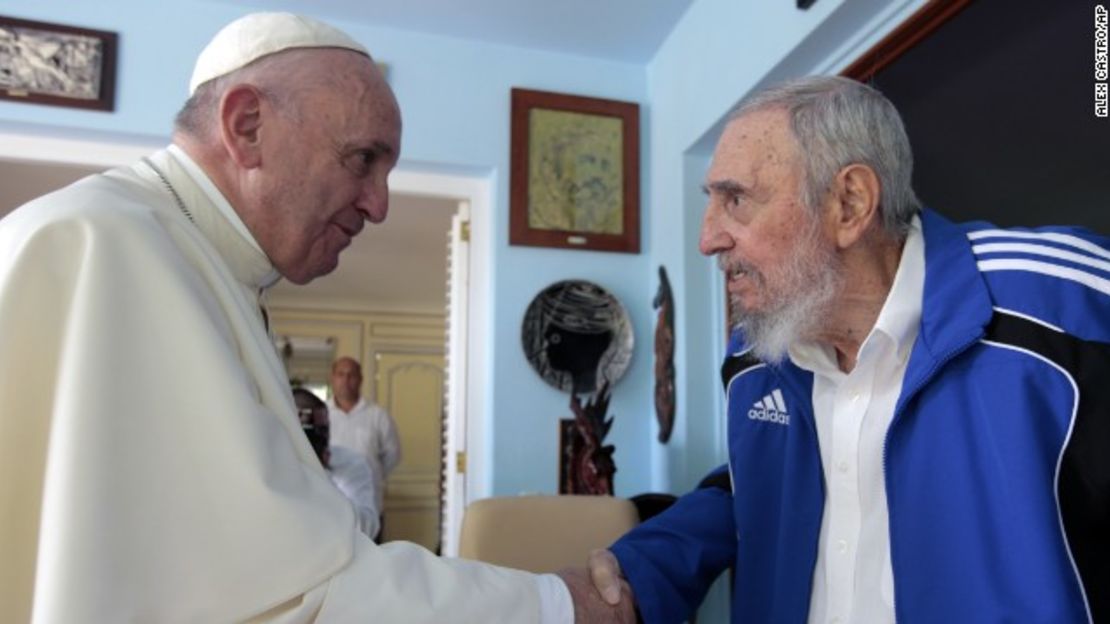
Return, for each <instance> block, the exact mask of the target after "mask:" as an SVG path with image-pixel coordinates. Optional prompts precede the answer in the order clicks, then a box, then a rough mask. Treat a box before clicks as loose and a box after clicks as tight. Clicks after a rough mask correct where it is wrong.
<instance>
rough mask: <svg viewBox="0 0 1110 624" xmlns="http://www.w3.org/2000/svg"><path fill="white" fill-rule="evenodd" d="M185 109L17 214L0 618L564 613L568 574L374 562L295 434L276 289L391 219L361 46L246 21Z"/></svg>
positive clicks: (0, 395) (331, 263)
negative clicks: (122, 153) (110, 165)
mask: <svg viewBox="0 0 1110 624" xmlns="http://www.w3.org/2000/svg"><path fill="white" fill-rule="evenodd" d="M190 93H191V97H190V99H189V101H188V103H187V104H186V106H185V108H184V109H183V110H182V111H181V113H179V115H178V118H177V123H176V125H175V133H174V140H173V145H171V146H169V147H168V148H167V149H165V150H162V151H159V152H157V153H155V154H153V155H151V156H150V157H149V158H145V159H143V160H142V161H141V162H139V163H136V164H135V165H134V166H131V167H128V168H124V169H118V170H114V171H110V172H108V173H105V174H103V175H96V176H92V177H90V178H86V179H84V180H81V181H79V182H77V183H76V184H74V185H72V186H70V187H67V188H65V189H62V190H60V191H57V192H55V193H52V194H50V195H47V196H45V197H42V198H40V199H38V200H35V201H32V202H30V203H29V204H27V205H25V206H23V207H21V208H19V209H18V210H16V211H15V212H14V213H12V214H11V215H10V216H8V217H7V218H5V219H4V220H3V221H0V336H2V337H3V338H2V344H3V346H2V348H0V461H2V462H3V463H2V464H0V466H2V467H3V475H4V476H3V478H2V480H0V518H2V525H0V545H2V546H0V560H2V561H3V565H2V566H0V621H4V622H16V621H21V622H26V621H35V622H60V623H70V622H124V621H142V622H174V621H188V622H230V621H242V620H263V621H272V620H278V621H282V622H301V621H313V620H315V621H325V622H356V621H363V622H370V621H373V622H491V621H492V622H513V623H517V622H534V621H541V619H543V620H544V621H547V619H548V618H550V621H566V620H568V619H569V618H570V617H572V616H571V615H570V614H571V613H572V612H573V610H572V607H571V604H570V595H569V594H568V592H567V586H568V585H569V586H570V587H571V589H575V588H576V583H579V582H581V579H580V578H578V577H576V576H575V575H574V574H564V575H563V576H564V579H565V580H566V581H567V584H568V585H564V583H563V582H562V581H560V580H559V578H558V577H557V576H554V575H541V576H534V575H531V574H526V573H523V572H517V571H512V570H507V569H503V568H496V567H493V566H487V565H483V564H478V563H473V562H465V561H460V560H451V559H441V558H438V557H436V556H435V555H433V554H431V553H429V552H428V551H426V550H423V549H421V548H419V547H417V546H415V545H412V544H408V543H391V544H388V545H386V546H384V547H378V546H375V545H373V544H372V543H371V542H370V541H369V540H368V539H366V538H365V536H363V535H361V534H360V533H359V531H358V529H357V527H356V522H355V515H354V512H353V511H352V509H351V506H350V505H348V504H347V502H346V500H344V497H343V495H342V494H340V493H339V492H338V491H337V490H336V488H335V487H334V486H333V485H332V484H331V483H330V482H329V480H328V476H327V474H326V473H325V471H324V470H323V468H322V467H321V466H320V462H319V461H318V460H317V458H316V456H315V454H314V453H313V450H312V448H311V447H310V446H309V444H308V442H307V440H306V438H305V436H304V435H303V434H302V432H301V428H300V424H299V421H298V418H297V414H296V411H295V408H294V405H293V401H292V398H291V395H290V390H289V387H288V384H287V382H286V375H285V371H284V370H283V367H282V364H281V362H280V361H279V359H278V358H277V356H276V354H275V352H274V349H273V347H272V345H271V343H270V340H269V338H268V335H267V328H266V326H265V313H264V312H263V311H262V310H263V297H264V294H265V292H266V289H267V288H268V287H269V286H271V285H272V284H273V283H274V282H275V281H276V280H278V279H280V277H285V278H286V279H289V280H290V281H292V282H295V283H298V284H303V283H307V282H309V281H311V280H312V279H313V278H315V277H318V276H320V275H323V274H326V273H328V272H330V271H331V270H333V269H334V268H335V266H336V264H337V262H338V256H339V253H340V251H341V250H342V249H343V248H345V247H346V246H347V245H348V244H349V243H350V241H351V238H352V237H354V236H355V235H356V234H358V232H359V231H360V230H361V229H362V227H363V223H364V221H367V220H368V221H370V222H372V223H377V222H380V221H381V220H383V219H384V218H385V216H386V211H387V194H388V191H387V187H386V177H387V174H388V173H389V171H390V169H392V167H393V165H394V164H395V163H396V161H397V158H398V151H399V149H400V134H401V121H400V112H399V109H398V107H397V103H396V100H395V99H394V97H393V94H392V92H391V91H390V89H389V87H388V85H387V84H386V83H385V81H384V79H383V77H382V75H381V73H380V72H379V70H378V69H377V68H376V67H375V65H374V63H373V62H372V61H371V60H370V58H369V55H368V54H367V52H366V50H365V49H364V48H363V47H362V46H361V45H360V44H358V43H357V42H355V41H354V40H352V39H351V38H349V37H348V36H347V35H345V34H344V33H341V32H339V31H337V30H335V29H333V28H331V27H330V26H327V25H324V24H321V23H319V22H315V21H313V20H308V19H305V18H300V17H296V16H292V15H289V14H273V13H270V14H254V15H250V16H247V17H245V18H242V19H240V20H237V21H235V22H233V23H232V24H230V25H229V26H228V27H226V28H225V29H224V30H222V31H221V32H220V33H219V34H218V35H217V36H216V38H215V39H214V40H213V41H212V42H211V43H210V44H209V46H208V47H207V48H205V50H204V52H202V54H201V56H200V57H199V58H198V61H197V65H196V68H195V71H194V74H193V78H192V82H191V85H190ZM599 608H600V607H599ZM578 609H579V613H578V615H579V617H580V618H585V617H586V616H587V615H588V614H587V613H586V612H585V611H583V610H582V609H583V606H582V605H581V604H579V605H578Z"/></svg>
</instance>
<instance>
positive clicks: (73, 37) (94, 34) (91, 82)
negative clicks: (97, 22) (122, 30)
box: [0, 16, 119, 111]
mask: <svg viewBox="0 0 1110 624" xmlns="http://www.w3.org/2000/svg"><path fill="white" fill-rule="evenodd" d="M118 43H119V36H118V35H117V34H116V33H114V32H108V31H104V30H92V29H89V28H77V27H75V26H65V25H62V24H50V23H47V22H34V21H30V20H23V19H16V18H11V17H5V16H0V99H4V100H11V101H15V102H27V103H32V104H48V105H51V106H67V107H72V108H83V109H89V110H101V111H110V110H113V109H114V108H115V94H116V58H117V49H118Z"/></svg>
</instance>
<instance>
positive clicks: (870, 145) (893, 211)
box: [730, 76, 921, 240]
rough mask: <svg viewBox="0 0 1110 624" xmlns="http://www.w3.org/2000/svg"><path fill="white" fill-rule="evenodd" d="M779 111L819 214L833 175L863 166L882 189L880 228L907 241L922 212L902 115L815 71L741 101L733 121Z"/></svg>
mask: <svg viewBox="0 0 1110 624" xmlns="http://www.w3.org/2000/svg"><path fill="white" fill-rule="evenodd" d="M775 108H781V109H784V110H785V111H786V112H787V115H789V117H790V129H791V131H792V132H793V135H794V139H795V141H797V147H798V155H799V158H801V162H802V167H803V170H804V176H803V179H802V188H801V191H802V196H803V199H804V201H805V203H806V205H807V206H808V207H809V209H810V210H812V211H814V212H815V213H816V211H817V207H818V206H820V203H821V201H822V199H824V197H825V194H826V193H827V192H828V189H829V185H830V184H831V183H832V181H833V179H834V178H835V177H836V174H837V173H838V172H839V171H840V170H841V169H843V168H844V167H846V166H848V165H850V164H853V163H858V164H863V165H867V166H868V167H870V168H871V169H872V170H874V171H875V175H876V176H878V178H879V184H880V185H881V187H882V191H881V194H880V198H879V211H880V214H881V215H882V224H883V229H884V230H886V232H887V233H888V234H889V235H891V236H892V237H894V238H896V239H899V240H900V239H903V238H905V235H906V232H907V231H908V229H909V225H910V222H911V220H912V218H913V215H915V214H917V213H918V212H919V211H920V210H921V204H920V202H919V201H918V199H917V195H916V194H914V192H913V185H912V180H911V178H912V175H913V152H912V151H910V140H909V137H907V136H906V129H905V127H904V126H903V125H902V118H901V116H900V115H899V114H898V111H897V110H896V109H895V108H894V105H893V104H891V103H890V100H888V99H886V97H884V96H883V94H881V93H879V92H878V91H876V90H875V89H873V88H871V87H869V86H867V85H865V84H861V83H859V82H856V81H855V80H850V79H848V78H841V77H838V76H810V77H807V78H799V79H795V80H791V81H788V82H785V83H783V84H781V85H778V86H775V87H772V88H770V89H767V90H765V91H760V92H759V93H757V94H755V95H753V96H752V97H751V98H749V99H747V100H744V101H743V102H741V104H740V106H739V107H738V108H737V109H736V110H735V111H734V112H733V113H732V115H731V116H730V120H731V119H736V118H738V117H742V116H744V115H747V114H749V113H753V112H756V111H762V110H768V109H775Z"/></svg>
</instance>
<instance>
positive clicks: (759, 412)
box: [748, 388, 790, 425]
mask: <svg viewBox="0 0 1110 624" xmlns="http://www.w3.org/2000/svg"><path fill="white" fill-rule="evenodd" d="M748 418H751V419H752V420H763V421H766V422H772V423H776V424H779V425H789V424H790V414H789V413H787V411H786V402H785V401H783V400H782V390H779V389H778V388H775V389H774V390H773V391H771V394H768V395H767V396H765V397H763V398H762V399H761V400H759V401H756V402H755V405H752V408H751V409H750V410H748Z"/></svg>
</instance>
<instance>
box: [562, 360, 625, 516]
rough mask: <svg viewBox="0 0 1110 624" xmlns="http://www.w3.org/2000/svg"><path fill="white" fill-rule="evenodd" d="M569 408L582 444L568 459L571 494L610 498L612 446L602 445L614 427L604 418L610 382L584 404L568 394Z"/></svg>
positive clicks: (609, 420)
mask: <svg viewBox="0 0 1110 624" xmlns="http://www.w3.org/2000/svg"><path fill="white" fill-rule="evenodd" d="M570 409H571V411H573V412H574V428H575V430H576V431H577V433H578V436H579V438H580V439H581V441H582V444H581V446H579V447H578V448H577V449H576V453H575V456H574V457H573V458H572V460H571V470H572V473H571V476H572V481H573V488H572V491H571V493H572V494H608V495H612V494H613V473H615V472H616V471H617V466H616V464H615V463H614V462H613V450H614V449H615V447H614V446H613V445H612V444H605V445H602V442H603V441H604V440H605V436H606V435H607V434H608V433H609V427H611V426H612V424H613V419H612V417H610V418H606V417H605V412H606V410H608V409H609V382H608V381H605V382H603V383H602V384H601V387H600V388H598V390H597V393H596V394H594V395H593V397H592V398H591V399H589V400H587V401H586V404H585V405H583V404H582V402H581V401H580V400H579V399H578V397H577V396H575V395H574V394H571V395H570Z"/></svg>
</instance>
